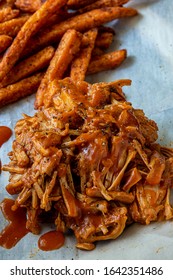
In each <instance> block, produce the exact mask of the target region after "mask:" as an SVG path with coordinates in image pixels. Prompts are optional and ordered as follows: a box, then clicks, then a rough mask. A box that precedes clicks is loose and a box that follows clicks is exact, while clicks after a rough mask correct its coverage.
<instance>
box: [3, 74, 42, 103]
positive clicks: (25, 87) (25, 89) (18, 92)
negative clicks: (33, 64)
mask: <svg viewBox="0 0 173 280" xmlns="http://www.w3.org/2000/svg"><path fill="white" fill-rule="evenodd" d="M42 77H43V74H42V73H38V74H35V75H33V76H31V77H29V78H26V79H23V80H21V81H20V82H18V83H16V84H13V85H9V86H7V87H6V88H1V89H0V107H2V106H4V105H7V104H10V103H12V102H14V101H17V100H19V99H21V98H23V97H26V96H28V95H31V94H33V93H34V92H36V90H37V88H38V86H39V84H40V82H41V79H42Z"/></svg>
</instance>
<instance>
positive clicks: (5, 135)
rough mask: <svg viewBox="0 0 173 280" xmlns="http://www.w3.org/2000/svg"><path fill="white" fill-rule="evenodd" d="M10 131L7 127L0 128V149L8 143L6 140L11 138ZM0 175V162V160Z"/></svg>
mask: <svg viewBox="0 0 173 280" xmlns="http://www.w3.org/2000/svg"><path fill="white" fill-rule="evenodd" d="M11 135H12V131H11V129H10V128H9V127H7V126H0V147H1V146H2V145H3V144H4V143H5V142H6V141H8V139H9V138H10V137H11ZM0 173H1V160H0Z"/></svg>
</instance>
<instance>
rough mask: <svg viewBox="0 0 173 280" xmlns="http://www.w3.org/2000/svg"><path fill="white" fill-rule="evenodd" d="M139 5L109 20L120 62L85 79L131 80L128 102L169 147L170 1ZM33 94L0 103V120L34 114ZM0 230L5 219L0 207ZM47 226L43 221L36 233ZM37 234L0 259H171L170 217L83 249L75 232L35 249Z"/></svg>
mask: <svg viewBox="0 0 173 280" xmlns="http://www.w3.org/2000/svg"><path fill="white" fill-rule="evenodd" d="M128 6H131V7H134V8H136V9H137V10H138V11H139V15H138V16H136V17H132V18H126V19H120V20H115V21H113V22H111V24H109V25H110V26H112V27H113V28H114V29H115V32H116V35H115V38H114V42H113V44H112V47H111V48H112V50H115V49H127V53H128V57H127V59H126V61H125V62H124V63H123V64H122V65H121V67H119V68H117V69H115V70H112V71H107V72H102V73H99V74H97V75H94V76H92V77H91V76H90V77H88V78H87V80H88V81H89V82H91V83H94V82H101V81H105V82H110V81H113V80H116V79H121V78H128V79H131V80H132V85H131V86H130V87H124V92H125V94H126V97H127V100H128V101H130V102H132V104H133V107H134V108H140V109H143V110H144V112H145V114H146V116H147V117H149V118H151V119H153V120H155V121H156V122H157V124H158V127H159V139H158V141H159V142H160V143H161V144H162V145H165V146H169V147H170V146H171V147H173V118H172V116H173V103H172V101H173V35H172V30H173V16H172V10H173V1H172V0H151V1H150V0H148V1H147V0H146V1H144V0H143V1H140V0H134V1H130V3H128ZM34 98H35V96H34V95H33V96H30V97H27V98H25V99H23V100H21V101H19V102H17V103H14V104H12V105H8V106H6V107H4V108H2V109H0V125H5V126H8V127H10V128H11V129H12V130H13V129H14V126H15V123H16V121H18V120H19V119H21V118H22V113H26V114H28V115H31V116H32V115H33V114H34V112H35V111H34V107H33V104H34ZM13 140H14V133H13V136H12V137H11V138H10V140H9V141H8V142H7V143H5V144H4V145H3V146H2V148H1V149H0V158H1V161H2V164H5V163H7V162H9V158H8V156H7V153H8V152H9V151H11V145H12V141H13ZM8 178H9V174H8V173H7V172H2V173H1V175H0V201H2V200H3V199H4V198H5V197H10V196H9V194H8V193H7V192H6V190H5V186H6V185H7V184H8ZM0 221H1V222H0V230H2V229H3V228H4V226H5V225H6V224H7V221H5V219H4V218H3V215H2V213H0ZM47 230H51V228H50V226H49V227H48V226H46V225H45V227H43V231H42V233H44V232H46V231H47ZM38 238H39V236H36V235H33V234H31V233H29V234H28V235H27V236H25V237H24V238H23V239H22V240H21V241H20V242H19V243H18V244H17V245H16V246H15V247H14V248H12V249H10V250H6V249H3V248H0V259H1V260H2V259H19V260H20V259H21V260H22V259H30V260H32V259H57V260H71V259H75V260H78V259H80V260H82V259H84V260H87V259H96V260H97V259H98V260H99V259H115V260H116V259H124V260H128V259H129V260H130V259H133V260H134V259H136V260H140V259H173V250H172V249H171V248H173V221H167V222H160V223H152V224H150V225H148V226H144V225H139V224H134V225H132V226H130V227H129V228H127V229H126V230H125V231H124V233H123V234H122V235H121V236H120V237H119V238H117V239H116V240H111V241H104V242H99V243H98V244H97V245H96V249H95V250H93V251H91V252H87V251H81V250H79V249H76V248H75V237H74V236H71V235H69V236H67V237H66V242H65V246H64V247H62V248H60V249H59V250H56V251H50V252H43V251H41V250H39V249H38V246H37V242H38Z"/></svg>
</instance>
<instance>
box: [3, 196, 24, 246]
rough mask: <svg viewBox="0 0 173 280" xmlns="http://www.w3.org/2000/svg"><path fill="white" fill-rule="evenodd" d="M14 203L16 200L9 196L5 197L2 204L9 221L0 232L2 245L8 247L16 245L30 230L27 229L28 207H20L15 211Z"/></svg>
mask: <svg viewBox="0 0 173 280" xmlns="http://www.w3.org/2000/svg"><path fill="white" fill-rule="evenodd" d="M13 204H14V200H13V199H9V198H5V199H4V200H3V201H2V202H1V204H0V207H1V210H2V213H3V215H4V217H5V218H6V220H8V221H9V224H8V225H7V226H6V227H5V228H4V229H3V230H2V232H1V233H0V246H2V247H4V248H6V249H11V248H12V247H14V246H15V245H16V244H17V243H18V242H19V240H20V239H22V238H23V237H24V236H25V235H26V234H27V233H28V232H29V231H28V230H27V229H26V209H25V208H18V209H17V210H15V211H13V210H11V207H12V206H13Z"/></svg>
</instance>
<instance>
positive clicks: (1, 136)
mask: <svg viewBox="0 0 173 280" xmlns="http://www.w3.org/2000/svg"><path fill="white" fill-rule="evenodd" d="M11 135H12V131H11V129H10V128H9V127H7V126H0V147H1V146H2V145H3V144H4V143H5V142H6V141H8V139H9V138H10V137H11Z"/></svg>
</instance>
